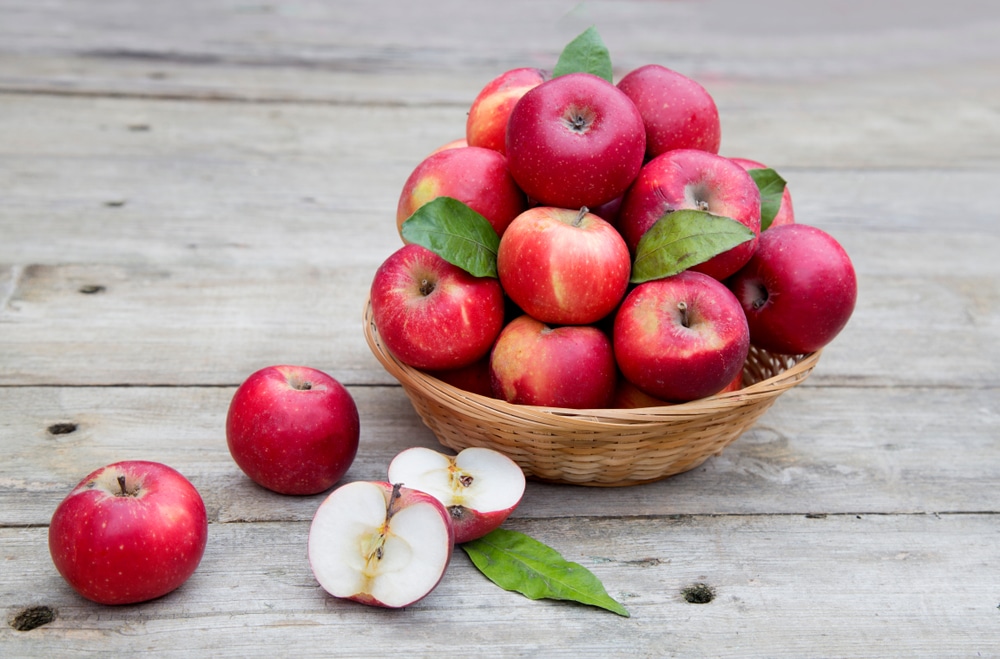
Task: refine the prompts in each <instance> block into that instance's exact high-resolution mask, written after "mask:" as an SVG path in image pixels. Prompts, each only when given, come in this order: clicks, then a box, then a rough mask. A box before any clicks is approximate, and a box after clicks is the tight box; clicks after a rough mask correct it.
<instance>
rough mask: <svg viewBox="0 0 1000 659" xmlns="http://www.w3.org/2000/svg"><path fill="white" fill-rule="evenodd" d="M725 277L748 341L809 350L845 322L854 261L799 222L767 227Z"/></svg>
mask: <svg viewBox="0 0 1000 659" xmlns="http://www.w3.org/2000/svg"><path fill="white" fill-rule="evenodd" d="M760 238H761V239H760V243H759V244H758V246H757V251H756V253H754V255H753V257H752V258H751V259H750V261H749V262H748V263H747V264H746V265H745V266H744V267H743V268H742V269H741V270H740V271H739V272H737V273H736V274H735V275H734V276H733V277H732V279H730V280H729V282H728V284H729V287H730V288H731V289H732V290H733V292H734V293H735V294H736V298H737V299H738V300H739V302H740V304H741V305H742V307H743V311H744V312H745V314H746V318H747V322H748V324H749V327H750V341H751V342H752V343H753V344H754V345H756V346H758V347H760V348H763V349H765V350H768V351H770V352H775V353H780V354H791V355H796V354H805V353H810V352H815V351H816V350H819V349H820V348H822V347H823V346H825V345H827V344H828V343H830V342H831V341H832V340H833V339H834V338H835V337H836V336H837V335H838V334H839V333H840V331H841V330H842V329H843V328H844V326H845V325H847V321H848V320H849V319H850V317H851V315H852V314H853V313H854V306H855V303H856V302H857V296H858V283H857V277H856V275H855V272H854V265H853V264H852V263H851V259H850V257H849V256H848V255H847V252H846V251H845V250H844V248H843V246H841V244H840V243H839V242H837V240H836V239H835V238H833V236H831V235H830V234H828V233H826V232H825V231H823V230H822V229H818V228H816V227H813V226H809V225H805V224H786V225H784V226H779V227H773V228H771V229H768V230H767V231H765V232H763V233H762V234H761V235H760Z"/></svg>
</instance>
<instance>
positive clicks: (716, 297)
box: [613, 270, 750, 402]
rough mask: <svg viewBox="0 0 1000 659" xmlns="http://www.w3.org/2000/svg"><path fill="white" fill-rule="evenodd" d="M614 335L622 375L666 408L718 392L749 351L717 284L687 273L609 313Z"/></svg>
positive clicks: (649, 285) (639, 292)
mask: <svg viewBox="0 0 1000 659" xmlns="http://www.w3.org/2000/svg"><path fill="white" fill-rule="evenodd" d="M613 336H614V350H615V358H616V360H617V363H618V366H619V368H620V369H621V372H622V375H624V376H625V378H626V379H628V380H629V382H631V383H632V384H634V385H635V386H637V387H638V388H639V389H641V390H642V391H644V392H645V393H647V394H649V395H650V396H653V397H654V398H659V399H661V400H665V401H671V402H684V401H691V400H696V399H698V398H705V397H706V396H711V395H713V394H717V393H719V392H720V391H722V390H723V388H725V387H726V385H729V384H730V383H732V382H733V380H734V378H736V377H737V375H738V374H739V373H740V371H741V370H742V369H743V364H744V362H745V361H746V358H747V354H748V353H749V349H750V334H749V330H748V328H747V319H746V317H745V316H744V314H743V310H742V308H740V304H739V302H738V301H737V299H736V297H735V296H734V295H733V294H732V292H731V291H730V290H729V289H728V288H726V286H725V285H724V284H723V283H722V282H719V281H718V280H716V279H714V278H712V277H709V276H708V275H705V274H703V273H700V272H693V271H691V270H686V271H684V272H681V273H680V274H677V275H674V276H672V277H667V278H665V279H656V280H653V281H648V282H645V283H643V284H639V285H638V286H636V287H635V288H634V289H632V291H631V292H630V293H629V294H628V296H626V298H625V301H624V302H622V305H621V308H620V309H619V310H618V313H617V314H616V315H615V323H614V330H613Z"/></svg>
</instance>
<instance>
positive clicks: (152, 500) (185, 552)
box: [49, 460, 208, 604]
mask: <svg viewBox="0 0 1000 659" xmlns="http://www.w3.org/2000/svg"><path fill="white" fill-rule="evenodd" d="M207 541H208V519H207V516H206V513H205V504H204V502H203V501H202V498H201V496H200V495H199V494H198V491H197V490H196V489H195V487H194V486H193V485H192V484H191V482H190V481H188V480H187V479H186V478H185V477H184V476H182V475H181V474H180V473H179V472H178V471H176V470H175V469H173V468H171V467H168V466H166V465H164V464H160V463H157V462H149V461H142V460H132V461H123V462H116V463H114V464H110V465H108V466H106V467H102V468H100V469H97V470H96V471H94V472H93V473H91V474H89V475H88V476H87V477H86V478H84V479H83V480H82V481H80V483H79V484H78V485H77V486H76V487H75V488H74V489H73V490H72V491H71V492H70V493H69V494H68V495H67V496H66V498H65V499H63V501H62V502H61V503H60V504H59V506H58V507H57V508H56V510H55V513H54V514H53V515H52V522H51V524H50V525H49V553H50V554H51V556H52V562H53V563H54V564H55V566H56V569H57V570H58V571H59V574H61V575H62V576H63V578H65V579H66V581H67V582H68V583H69V585H70V586H72V588H73V590H75V591H76V592H77V593H79V594H80V595H82V596H83V597H85V598H87V599H89V600H93V601H94V602H98V603H100V604H135V603H137V602H145V601H147V600H151V599H155V598H157V597H161V596H163V595H166V594H167V593H169V592H171V591H173V590H175V589H177V588H178V587H180V586H181V584H183V583H184V582H185V581H187V580H188V578H190V576H191V575H192V574H193V573H194V571H195V569H196V568H197V567H198V564H199V563H200V562H201V558H202V555H203V554H204V552H205V545H206V543H207Z"/></svg>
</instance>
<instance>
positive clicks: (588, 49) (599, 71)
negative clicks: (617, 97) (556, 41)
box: [552, 27, 613, 82]
mask: <svg viewBox="0 0 1000 659" xmlns="http://www.w3.org/2000/svg"><path fill="white" fill-rule="evenodd" d="M567 73H592V74H594V75H595V76H598V77H600V78H604V79H605V80H607V81H608V82H613V79H612V76H613V73H612V70H611V56H610V55H609V54H608V48H607V46H605V45H604V40H603V39H601V35H600V34H598V33H597V28H594V27H589V28H587V29H586V30H585V31H584V32H582V33H581V34H580V36H578V37H577V38H576V39H573V40H572V41H570V42H569V43H568V44H566V47H565V48H563V51H562V53H561V54H560V55H559V61H557V62H556V65H555V68H553V69H552V77H553V78H558V77H559V76H562V75H566V74H567Z"/></svg>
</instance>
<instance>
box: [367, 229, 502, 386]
mask: <svg viewBox="0 0 1000 659" xmlns="http://www.w3.org/2000/svg"><path fill="white" fill-rule="evenodd" d="M370 299H371V306H372V319H373V321H374V323H375V327H376V328H378V333H379V335H380V336H381V338H382V342H383V344H384V345H385V347H386V348H387V349H388V350H389V352H391V353H392V354H393V355H395V357H396V358H397V359H399V360H400V361H401V362H403V363H404V364H407V365H409V366H412V367H414V368H419V369H423V370H427V371H439V370H450V369H456V368H461V367H463V366H468V365H469V364H472V363H473V362H475V361H478V360H479V359H482V358H483V357H485V356H486V355H487V354H488V353H489V350H490V348H491V347H492V345H493V341H494V339H496V337H497V335H498V334H499V333H500V330H501V329H502V328H503V324H504V311H505V304H506V302H505V299H504V293H503V289H501V287H500V282H499V281H498V280H497V279H495V278H493V277H475V276H473V275H471V274H469V273H468V272H466V271H465V270H463V269H461V268H459V267H458V266H455V265H452V264H451V263H449V262H447V261H445V260H444V259H443V258H442V257H440V256H438V255H437V254H435V253H434V252H432V251H431V250H429V249H427V248H425V247H422V246H420V245H416V244H410V245H404V246H403V247H401V248H400V249H398V250H396V251H395V252H393V253H392V254H391V255H390V256H389V257H388V258H387V259H386V260H385V261H383V262H382V264H381V265H380V266H379V267H378V269H377V270H376V271H375V276H374V277H373V278H372V284H371V292H370Z"/></svg>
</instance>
